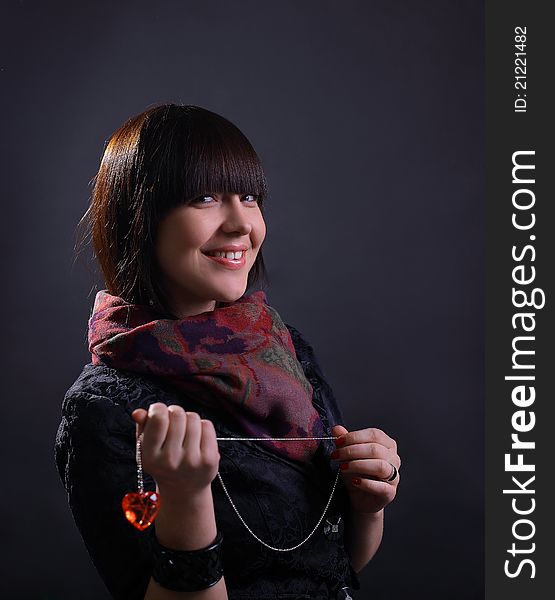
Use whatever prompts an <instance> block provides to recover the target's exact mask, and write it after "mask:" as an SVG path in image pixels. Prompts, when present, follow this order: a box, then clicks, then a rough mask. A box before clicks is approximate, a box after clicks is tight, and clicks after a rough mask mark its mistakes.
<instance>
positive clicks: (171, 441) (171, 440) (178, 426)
mask: <svg viewBox="0 0 555 600" xmlns="http://www.w3.org/2000/svg"><path fill="white" fill-rule="evenodd" d="M186 421H187V417H186V416H185V410H184V409H183V408H182V407H181V406H179V405H177V404H170V405H169V406H168V432H167V433H166V439H165V440H164V443H163V445H162V448H161V449H162V451H163V452H164V454H165V455H166V456H167V458H168V461H169V463H170V465H172V466H174V467H176V468H177V467H178V466H179V464H180V463H181V459H182V458H183V438H184V436H185V429H186Z"/></svg>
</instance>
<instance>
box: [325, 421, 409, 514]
mask: <svg viewBox="0 0 555 600" xmlns="http://www.w3.org/2000/svg"><path fill="white" fill-rule="evenodd" d="M331 432H332V435H334V436H341V438H340V440H336V446H337V450H336V451H335V452H334V453H332V455H331V458H332V459H333V460H336V461H337V462H338V463H339V464H340V465H345V467H342V471H341V476H342V477H343V481H344V483H345V486H346V488H347V491H348V492H349V497H350V500H351V507H352V509H353V510H354V511H356V512H360V513H376V512H379V511H380V510H382V508H384V506H386V505H387V504H389V503H390V502H391V501H392V500H393V498H395V494H396V493H397V486H398V485H399V472H398V470H399V468H400V466H401V459H400V458H399V455H398V454H397V443H396V442H395V440H394V439H392V438H390V437H389V436H388V435H387V434H386V433H384V432H383V431H382V430H381V429H375V428H373V427H369V428H367V429H359V430H356V431H347V429H345V427H343V426H342V425H334V426H333V427H332V429H331ZM341 439H344V440H345V442H344V443H343V444H341ZM338 441H339V444H338V443H337V442H338ZM393 467H395V469H397V476H396V477H395V479H393V480H391V481H386V480H387V479H388V478H389V477H390V476H392V475H393V474H394V469H393ZM353 480H354V481H355V482H356V481H357V480H358V481H359V482H360V483H359V484H358V485H356V484H355V483H353Z"/></svg>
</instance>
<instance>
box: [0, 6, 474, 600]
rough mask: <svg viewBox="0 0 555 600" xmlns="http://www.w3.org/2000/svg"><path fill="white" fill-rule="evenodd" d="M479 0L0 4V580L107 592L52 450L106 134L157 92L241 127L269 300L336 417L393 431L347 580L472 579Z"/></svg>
mask: <svg viewBox="0 0 555 600" xmlns="http://www.w3.org/2000/svg"><path fill="white" fill-rule="evenodd" d="M482 4H483V3H482V2H478V1H475V0H473V1H469V0H465V1H462V0H459V1H450V2H445V1H444V0H434V1H427V2H425V1H422V2H413V1H410V0H404V1H398V2H394V1H391V0H389V1H383V2H382V1H380V2H363V1H352V0H351V1H348V0H346V1H342V2H339V1H335V2H331V1H304V2H299V1H297V2H294V1H279V2H277V1H273V2H259V1H258V2H257V1H238V2H224V1H216V2H214V1H213V2H206V3H200V2H190V1H174V2H171V1H162V2H157V3H154V2H148V3H147V2H117V3H108V2H105V1H100V2H95V3H92V2H91V3H88V4H86V5H85V4H84V3H74V2H39V1H38V0H35V1H32V2H31V1H23V0H21V1H19V2H15V1H13V0H12V1H9V2H5V3H4V4H3V10H2V12H3V13H4V14H3V15H2V19H1V22H2V24H1V28H2V30H1V33H2V35H1V38H2V48H3V50H2V57H1V65H0V67H1V71H0V78H1V79H0V81H1V82H2V94H1V96H2V97H1V100H0V102H1V103H2V116H3V121H4V123H3V124H2V139H3V142H4V144H3V159H2V170H3V176H2V178H1V182H0V185H1V192H2V215H3V218H2V236H1V243H2V256H3V260H2V269H3V273H2V275H3V277H2V282H3V294H2V297H3V298H2V299H3V304H4V307H3V310H2V315H3V319H2V325H3V327H2V334H3V338H4V341H3V343H2V347H3V351H4V352H3V353H4V356H3V358H2V364H3V367H4V368H3V378H4V382H5V385H4V398H3V407H4V410H3V416H4V419H3V422H4V427H3V435H2V436H1V439H2V445H3V446H5V448H3V454H2V456H3V457H4V460H3V465H2V466H3V473H2V474H3V492H2V520H1V528H2V539H3V541H4V544H3V545H4V548H5V554H4V558H3V561H2V571H3V573H2V575H1V580H2V583H1V584H0V585H1V587H2V588H3V589H5V591H6V592H7V593H8V592H9V593H10V594H11V596H10V597H17V598H33V599H38V598H40V599H42V600H46V599H49V600H50V599H51V600H54V599H56V600H58V599H66V598H80V599H82V600H87V599H93V598H94V599H96V600H100V599H101V598H107V597H108V596H107V594H106V592H105V591H104V588H103V584H102V582H101V581H100V579H99V578H98V576H97V575H96V572H95V570H94V568H93V566H92V564H91V563H90V561H89V558H88V555H87V553H86V550H85V548H84V546H83V544H82V542H81V539H80V537H79V534H78V531H77V530H76V528H75V526H74V524H73V521H72V518H71V515H70V513H69V509H68V507H67V502H66V497H65V492H64V490H63V488H62V485H61V482H60V481H59V479H58V475H57V473H56V471H55V466H54V459H53V444H54V436H55V432H56V428H57V425H58V422H59V413H60V404H61V401H62V398H63V395H64V392H65V391H66V389H67V388H68V387H69V386H70V384H71V383H72V382H73V380H74V379H75V378H76V377H77V375H78V374H79V372H80V370H81V368H82V366H83V364H85V363H86V362H88V360H89V355H88V353H87V349H86V343H85V340H86V323H87V318H88V315H89V312H90V309H91V306H92V302H93V299H94V293H95V291H96V289H97V288H98V283H97V282H96V283H95V280H94V279H93V278H92V277H91V275H90V274H89V273H88V272H87V269H86V268H85V266H84V265H83V261H81V262H80V263H78V264H77V265H74V264H73V256H72V248H73V243H74V230H75V227H76V224H77V222H78V220H79V218H80V217H81V215H82V214H83V212H84V211H85V209H86V207H87V203H88V199H89V195H90V187H89V182H90V180H91V179H92V177H93V176H94V174H95V172H96V169H97V168H98V162H99V159H100V156H101V153H102V150H103V146H104V141H105V140H106V139H107V138H108V137H109V135H110V134H111V133H112V132H113V131H114V130H115V129H116V128H117V127H118V126H119V125H120V124H121V123H122V122H123V121H124V120H125V119H127V118H128V117H129V116H131V115H132V114H136V113H138V112H140V111H142V110H144V109H145V108H147V107H148V106H149V105H151V104H153V103H158V102H182V103H188V104H198V105H201V106H204V107H206V108H208V109H210V110H214V111H215V112H218V113H220V114H222V115H223V116H225V117H227V118H229V119H230V120H231V121H233V122H234V123H236V124H237V125H238V126H239V127H240V128H241V129H242V130H243V132H244V133H245V134H246V135H247V137H249V139H250V140H251V142H252V143H253V145H254V146H255V148H256V149H257V151H258V152H259V155H260V157H261V159H262V161H263V164H264V166H265V168H266V172H267V176H268V180H269V184H270V198H269V200H268V202H267V213H266V215H267V226H268V234H267V238H266V241H265V244H264V252H265V257H266V261H267V264H268V266H269V271H270V277H271V279H272V287H271V288H270V291H269V293H268V297H269V300H270V303H271V304H273V306H275V307H276V308H277V309H278V311H279V312H280V313H281V315H282V317H283V318H284V319H285V320H286V321H288V322H290V323H292V324H293V325H295V326H296V327H298V328H299V329H300V330H301V331H303V332H304V334H305V335H306V337H307V338H308V339H309V340H310V341H311V342H312V344H313V345H314V347H315V350H316V352H317V355H318V357H319V359H320V362H321V364H322V366H323V368H324V372H325V373H326V375H327V377H328V379H329V381H330V383H331V385H332V386H333V388H334V390H335V393H336V395H337V397H338V399H339V402H340V404H341V406H342V408H343V411H344V413H345V421H346V422H345V425H346V427H347V428H349V429H362V428H365V427H380V428H382V429H384V430H385V431H386V432H388V433H389V434H390V435H391V436H392V437H394V438H396V439H397V441H398V444H399V453H400V455H401V457H402V459H403V466H402V482H401V484H400V487H399V492H398V496H397V498H396V500H395V501H394V502H393V504H391V505H390V506H389V507H388V508H387V514H386V523H385V535H384V540H383V543H382V546H381V548H380V550H379V551H378V553H377V555H376V557H375V558H374V559H373V560H372V561H371V563H370V564H369V565H368V566H367V567H366V568H365V569H364V571H363V572H362V573H361V575H360V576H361V581H362V590H361V592H359V594H358V595H357V597H358V598H363V599H366V598H373V599H376V600H378V599H379V600H385V599H395V600H397V599H403V598H406V597H409V595H410V597H417V598H426V599H430V600H431V599H436V598H437V599H440V598H442V599H443V598H445V597H449V598H450V599H458V598H460V599H465V600H468V599H470V598H481V597H483V525H484V523H483V464H482V463H483V400H484V386H483V375H484V374H483V354H484V348H483V327H484V323H483V310H484V307H483V291H484V282H483V268H484V265H483V262H484V257H483V250H484V239H483V205H484V193H483V180H484V160H483V159H484V157H483V137H484V120H483V117H484V107H483V93H484V89H483V85H484V81H483V79H484V43H483V25H484V23H483V6H482ZM6 457H7V458H6Z"/></svg>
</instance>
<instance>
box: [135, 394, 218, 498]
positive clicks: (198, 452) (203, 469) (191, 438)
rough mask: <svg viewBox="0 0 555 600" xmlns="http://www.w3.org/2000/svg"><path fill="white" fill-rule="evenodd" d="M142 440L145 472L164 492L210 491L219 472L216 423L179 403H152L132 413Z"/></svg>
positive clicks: (185, 494) (192, 492) (189, 492)
mask: <svg viewBox="0 0 555 600" xmlns="http://www.w3.org/2000/svg"><path fill="white" fill-rule="evenodd" d="M131 417H132V418H133V420H134V421H135V423H136V424H137V428H136V435H137V437H138V436H140V435H141V433H144V436H143V441H142V445H141V447H142V453H141V454H142V463H143V469H144V470H145V471H146V472H147V473H148V474H149V475H151V476H152V477H154V479H155V480H156V483H157V484H158V487H159V488H160V489H162V490H163V491H170V492H172V493H175V494H176V495H180V496H181V495H183V496H188V495H190V494H192V495H194V494H196V493H198V492H201V491H203V490H205V489H206V488H208V487H209V486H210V484H211V482H212V481H213V479H214V478H215V477H216V474H217V473H218V467H219V463H220V452H219V450H218V442H217V440H216V430H215V428H214V425H213V423H212V421H209V420H208V419H201V417H200V415H199V414H198V413H195V412H186V411H185V410H184V409H183V408H182V407H181V406H179V405H177V404H170V405H169V406H167V405H166V404H164V403H163V402H155V403H153V404H151V405H150V406H149V408H148V411H146V410H145V409H144V408H137V409H136V410H134V411H133V412H132V413H131Z"/></svg>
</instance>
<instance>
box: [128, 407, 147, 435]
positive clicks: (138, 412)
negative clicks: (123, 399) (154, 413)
mask: <svg viewBox="0 0 555 600" xmlns="http://www.w3.org/2000/svg"><path fill="white" fill-rule="evenodd" d="M131 418H132V419H133V421H135V425H136V427H135V434H136V437H137V438H138V437H139V436H140V435H141V433H142V432H143V429H144V426H145V422H146V418H147V412H146V410H145V409H144V408H136V409H135V410H134V411H133V412H132V413H131Z"/></svg>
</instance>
